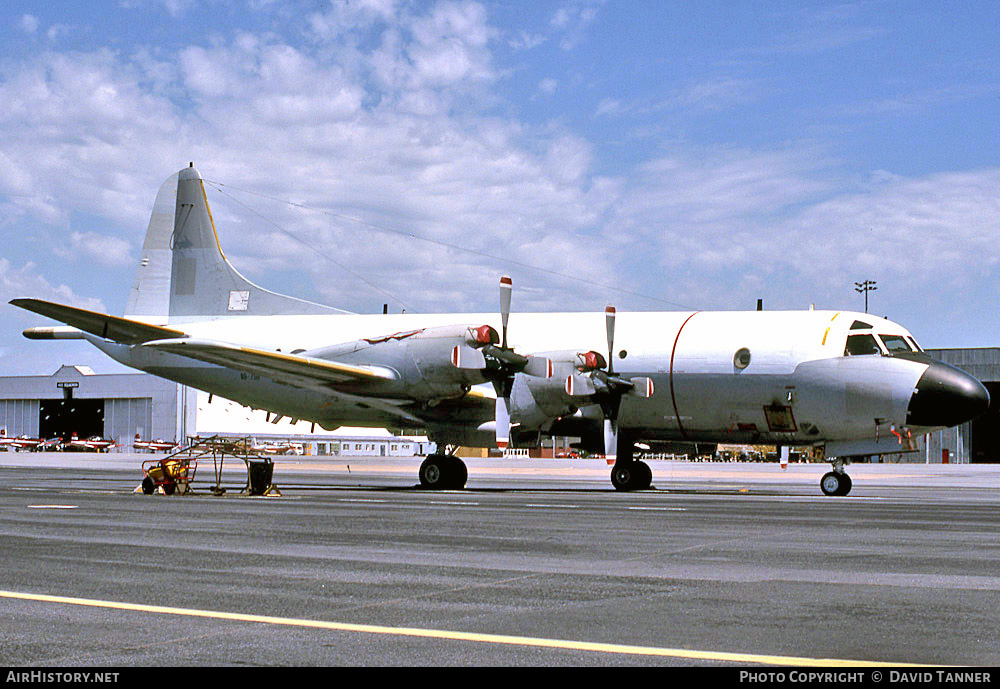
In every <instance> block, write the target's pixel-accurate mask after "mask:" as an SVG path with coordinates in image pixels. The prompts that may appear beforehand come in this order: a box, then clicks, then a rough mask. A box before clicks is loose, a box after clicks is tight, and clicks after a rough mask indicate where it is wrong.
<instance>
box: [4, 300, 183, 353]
mask: <svg viewBox="0 0 1000 689" xmlns="http://www.w3.org/2000/svg"><path fill="white" fill-rule="evenodd" d="M10 303H11V304H12V305H14V306H17V307H20V308H22V309H26V310H28V311H33V312H34V313H37V314H40V315H42V316H47V317H48V318H52V319H54V320H57V321H60V322H62V323H66V324H67V325H72V326H73V327H75V328H79V329H80V330H82V331H83V332H85V333H90V334H91V335H96V336H97V337H103V338H104V339H106V340H114V341H115V342H120V343H122V344H142V343H143V342H149V341H150V340H162V339H165V338H177V337H186V336H187V335H186V334H185V333H183V332H181V331H180V330H174V329H173V328H164V327H163V326H159V325H150V324H149V323H142V322H140V321H133V320H131V319H128V318H121V317H120V316H111V315H109V314H106V313H98V312H97V311H88V310H86V309H78V308H76V307H74V306H64V305H63V304H56V303H53V302H51V301H43V300H41V299H13V300H11V302H10Z"/></svg>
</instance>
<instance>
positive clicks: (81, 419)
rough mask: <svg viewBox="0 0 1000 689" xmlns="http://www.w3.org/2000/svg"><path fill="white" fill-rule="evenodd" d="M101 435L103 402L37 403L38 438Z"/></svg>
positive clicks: (61, 401)
mask: <svg viewBox="0 0 1000 689" xmlns="http://www.w3.org/2000/svg"><path fill="white" fill-rule="evenodd" d="M74 433H76V436H77V437H78V438H90V437H91V436H95V435H104V400H93V399H73V398H70V399H58V400H39V402H38V437H40V438H42V439H44V440H48V439H50V438H56V437H58V438H62V439H63V440H64V441H67V442H68V441H69V440H70V439H71V438H72V437H73V434H74Z"/></svg>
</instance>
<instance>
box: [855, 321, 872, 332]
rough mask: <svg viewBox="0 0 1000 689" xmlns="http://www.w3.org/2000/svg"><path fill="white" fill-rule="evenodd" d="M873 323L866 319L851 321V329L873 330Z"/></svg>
mask: <svg viewBox="0 0 1000 689" xmlns="http://www.w3.org/2000/svg"><path fill="white" fill-rule="evenodd" d="M871 327H872V326H871V324H870V323H865V322H864V321H854V322H853V323H851V330H871Z"/></svg>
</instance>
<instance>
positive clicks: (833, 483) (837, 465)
mask: <svg viewBox="0 0 1000 689" xmlns="http://www.w3.org/2000/svg"><path fill="white" fill-rule="evenodd" d="M853 485H854V484H853V482H852V481H851V477H850V476H848V475H847V472H845V471H844V462H843V460H841V459H836V460H834V462H833V471H831V472H828V473H826V474H823V478H821V479H820V480H819V487H820V490H822V491H823V494H824V495H847V494H848V493H850V492H851V487H852V486H853Z"/></svg>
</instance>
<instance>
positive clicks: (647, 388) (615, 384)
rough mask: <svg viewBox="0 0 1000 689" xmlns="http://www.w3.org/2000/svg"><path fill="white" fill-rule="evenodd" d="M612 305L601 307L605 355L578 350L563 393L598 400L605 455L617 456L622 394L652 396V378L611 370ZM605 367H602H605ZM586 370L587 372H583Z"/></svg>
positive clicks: (612, 356) (613, 316) (614, 314)
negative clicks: (574, 369)
mask: <svg viewBox="0 0 1000 689" xmlns="http://www.w3.org/2000/svg"><path fill="white" fill-rule="evenodd" d="M616 316H617V313H616V311H615V307H614V306H610V305H609V306H608V307H607V308H606V309H605V310H604V323H605V328H606V330H607V337H608V358H607V360H605V359H604V357H603V356H601V355H600V354H598V353H597V352H585V353H583V354H578V355H577V358H578V360H579V362H580V365H578V366H577V369H578V370H579V371H580V373H574V374H571V375H569V376H568V377H567V378H566V394H568V395H570V396H571V397H590V398H591V399H593V400H594V401H595V402H597V403H598V404H600V406H601V412H602V413H603V414H604V424H603V426H604V454H605V456H606V457H608V458H609V459H617V457H618V412H619V410H620V409H621V403H622V397H623V396H624V395H626V394H633V395H637V396H639V397H652V396H653V380H652V379H651V378H646V377H636V378H622V377H621V376H620V375H618V374H617V373H615V364H614V351H615V319H616ZM605 367H606V368H605ZM583 373H589V375H583Z"/></svg>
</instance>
